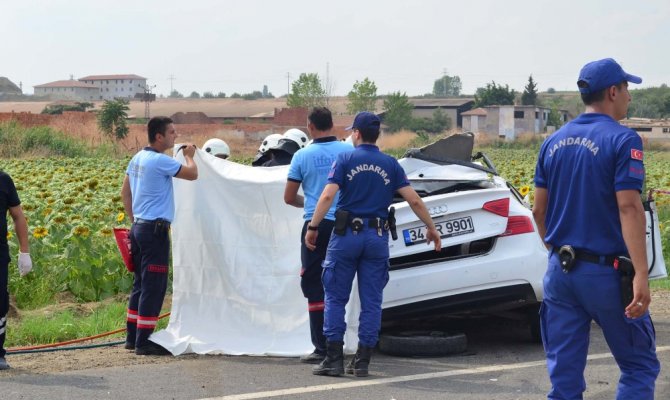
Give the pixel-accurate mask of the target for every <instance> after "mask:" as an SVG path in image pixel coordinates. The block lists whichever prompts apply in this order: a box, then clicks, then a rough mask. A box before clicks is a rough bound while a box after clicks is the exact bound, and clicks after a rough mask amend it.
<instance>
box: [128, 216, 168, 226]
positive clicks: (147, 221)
mask: <svg viewBox="0 0 670 400" xmlns="http://www.w3.org/2000/svg"><path fill="white" fill-rule="evenodd" d="M135 223H136V224H138V225H143V224H146V225H155V224H161V225H163V226H170V221H168V220H165V219H143V218H135Z"/></svg>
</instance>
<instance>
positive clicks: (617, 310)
mask: <svg viewBox="0 0 670 400" xmlns="http://www.w3.org/2000/svg"><path fill="white" fill-rule="evenodd" d="M540 321H541V322H540V323H541V329H542V341H543V344H544V349H545V352H546V354H547V368H548V370H549V378H550V380H551V384H552V388H551V391H550V392H549V395H548V398H549V399H561V400H572V399H582V393H583V392H584V390H585V389H586V382H585V381H584V368H585V367H586V357H587V353H588V347H589V333H590V329H591V321H595V322H596V323H597V324H598V325H600V327H601V328H602V330H603V334H604V336H605V340H606V341H607V344H608V346H609V348H610V350H611V351H612V354H613V355H614V358H615V360H616V362H617V364H618V365H619V369H620V370H621V376H620V379H619V385H618V387H617V395H616V396H617V397H616V398H617V399H619V400H624V399H625V400H638V399H640V400H641V399H649V400H652V399H653V398H654V382H655V380H656V377H657V376H658V374H659V372H660V363H659V361H658V358H657V357H656V338H655V336H656V335H655V332H654V326H653V324H652V321H651V317H650V316H649V314H646V315H645V316H643V317H641V318H638V319H630V318H626V316H625V314H624V309H623V306H622V304H621V293H620V283H619V274H618V272H617V271H616V270H615V269H614V268H612V267H611V266H605V265H600V264H593V263H588V262H585V261H576V264H575V266H574V268H573V269H572V270H571V271H570V272H569V273H567V274H566V273H564V272H563V270H562V269H561V266H560V261H559V259H558V255H557V254H556V253H553V254H552V255H551V256H550V258H549V266H548V268H547V273H546V274H545V277H544V301H543V303H542V307H541V309H540Z"/></svg>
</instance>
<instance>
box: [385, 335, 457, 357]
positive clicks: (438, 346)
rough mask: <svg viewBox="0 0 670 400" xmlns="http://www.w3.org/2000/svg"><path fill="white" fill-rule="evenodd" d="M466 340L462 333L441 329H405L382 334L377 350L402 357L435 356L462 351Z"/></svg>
mask: <svg viewBox="0 0 670 400" xmlns="http://www.w3.org/2000/svg"><path fill="white" fill-rule="evenodd" d="M467 346H468V341H467V338H466V337H465V334H463V333H449V332H442V331H405V332H396V333H387V334H382V335H381V336H380V337H379V351H381V352H382V353H386V354H390V355H393V356H402V357H413V356H423V357H435V356H446V355H449V354H456V353H462V352H464V351H465V350H466V349H467Z"/></svg>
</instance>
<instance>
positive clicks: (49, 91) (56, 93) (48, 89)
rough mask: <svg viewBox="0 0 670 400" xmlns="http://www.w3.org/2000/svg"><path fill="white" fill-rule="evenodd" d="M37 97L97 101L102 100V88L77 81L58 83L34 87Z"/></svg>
mask: <svg viewBox="0 0 670 400" xmlns="http://www.w3.org/2000/svg"><path fill="white" fill-rule="evenodd" d="M34 88H35V96H48V97H49V98H50V99H51V100H74V101H95V100H99V99H100V88H98V87H96V86H94V85H91V84H88V83H84V82H79V81H75V80H74V79H70V80H66V81H56V82H50V83H45V84H42V85H37V86H34Z"/></svg>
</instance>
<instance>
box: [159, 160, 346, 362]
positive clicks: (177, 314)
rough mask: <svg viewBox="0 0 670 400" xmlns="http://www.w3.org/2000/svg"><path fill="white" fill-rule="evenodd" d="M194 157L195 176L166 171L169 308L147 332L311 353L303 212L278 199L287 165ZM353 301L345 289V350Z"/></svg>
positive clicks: (192, 341)
mask: <svg viewBox="0 0 670 400" xmlns="http://www.w3.org/2000/svg"><path fill="white" fill-rule="evenodd" d="M177 159H179V160H180V161H182V162H183V156H182V155H181V153H178V155H177ZM195 161H196V163H197V165H198V179H197V180H196V181H192V182H189V181H184V180H181V179H174V190H175V220H174V223H173V225H172V260H173V265H174V282H173V294H172V312H171V315H170V322H169V324H168V327H167V328H166V329H165V330H162V331H159V332H155V333H154V334H153V335H152V336H151V340H152V341H154V342H156V343H159V344H161V345H163V346H164V347H165V348H167V349H168V350H170V351H171V352H172V353H173V354H174V355H178V354H183V353H190V352H195V353H198V354H231V355H241V354H247V355H272V356H298V355H301V354H308V353H310V352H311V351H312V350H313V346H312V344H311V340H310V332H309V317H308V313H307V300H306V299H305V298H304V297H303V295H302V292H301V290H300V276H299V273H300V267H301V266H300V231H301V228H302V224H303V219H302V214H303V210H302V209H299V208H295V207H292V206H288V205H286V204H285V203H284V188H285V185H286V176H287V173H288V166H281V167H271V168H262V167H256V168H254V167H250V166H245V165H241V164H237V163H234V162H230V161H226V160H222V159H219V158H216V157H213V156H211V155H210V154H207V153H205V152H203V151H201V150H197V153H196V156H195ZM356 290H357V289H356V288H355V287H354V292H355V291H356ZM358 309H359V306H358V296H352V301H350V305H349V308H348V309H347V316H348V317H347V320H352V318H351V316H354V317H355V319H353V320H352V321H350V322H349V324H348V330H347V334H346V337H345V342H346V346H345V348H346V350H347V352H352V351H353V350H354V349H355V348H356V345H357V338H356V331H357V328H358V323H357V317H358Z"/></svg>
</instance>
